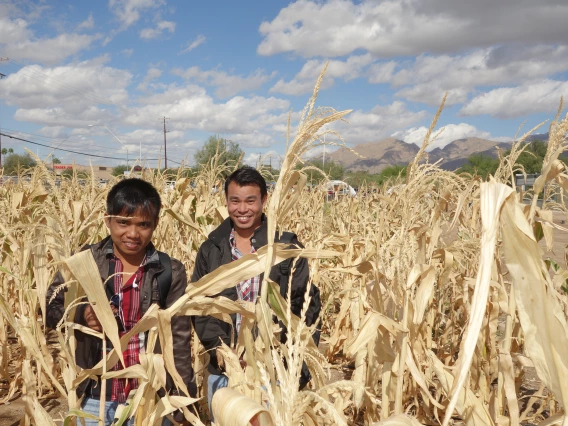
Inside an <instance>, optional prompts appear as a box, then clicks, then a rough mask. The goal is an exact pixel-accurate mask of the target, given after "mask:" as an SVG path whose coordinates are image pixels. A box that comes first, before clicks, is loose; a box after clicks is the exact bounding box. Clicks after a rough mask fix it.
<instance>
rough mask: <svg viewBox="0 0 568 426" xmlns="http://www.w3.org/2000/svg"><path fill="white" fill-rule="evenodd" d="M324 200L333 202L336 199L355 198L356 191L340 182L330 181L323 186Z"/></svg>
mask: <svg viewBox="0 0 568 426" xmlns="http://www.w3.org/2000/svg"><path fill="white" fill-rule="evenodd" d="M325 188H326V192H327V194H326V200H327V201H329V200H333V199H335V198H337V197H355V196H356V195H357V191H355V189H353V187H352V186H351V185H349V184H348V183H346V182H343V181H342V180H330V181H329V182H327V183H326V185H325Z"/></svg>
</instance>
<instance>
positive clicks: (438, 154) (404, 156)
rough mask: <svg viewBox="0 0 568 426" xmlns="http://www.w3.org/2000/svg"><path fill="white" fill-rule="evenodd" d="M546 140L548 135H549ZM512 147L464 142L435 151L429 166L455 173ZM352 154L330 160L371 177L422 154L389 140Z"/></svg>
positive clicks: (356, 148)
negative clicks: (473, 159) (472, 160)
mask: <svg viewBox="0 0 568 426" xmlns="http://www.w3.org/2000/svg"><path fill="white" fill-rule="evenodd" d="M535 136H536V137H535V139H544V137H545V135H535ZM546 136H547V135H546ZM510 147H511V142H496V141H490V140H487V139H481V138H465V139H458V140H455V141H453V142H451V143H449V144H448V145H446V146H445V147H444V148H436V149H434V150H432V151H431V152H429V153H427V155H428V157H429V162H430V163H434V162H436V161H438V160H442V162H441V163H440V167H442V168H443V169H446V170H455V169H457V168H459V167H461V166H462V165H463V164H465V163H466V162H467V158H468V157H469V156H470V155H471V154H475V153H482V154H485V155H490V156H492V157H495V158H497V149H501V150H503V151H505V150H507V149H509V148H510ZM352 150H353V151H355V152H357V153H358V154H359V155H361V156H362V157H365V158H361V157H359V156H357V155H356V154H354V153H353V152H351V151H350V150H349V149H347V148H340V149H338V150H337V151H335V152H333V153H331V154H329V155H328V156H327V157H328V158H331V159H332V160H333V161H335V162H337V163H340V164H342V165H343V167H345V169H347V170H351V171H356V170H367V171H368V172H369V173H380V172H381V171H382V170H383V169H384V168H385V167H387V166H393V165H405V164H408V163H410V162H411V161H412V160H413V159H414V157H415V156H416V154H417V153H418V151H419V148H418V146H417V145H415V144H411V143H406V142H404V141H401V140H400V139H395V138H387V139H383V140H381V141H378V142H371V143H364V144H359V145H355V146H354V147H353V148H352Z"/></svg>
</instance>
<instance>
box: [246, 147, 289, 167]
mask: <svg viewBox="0 0 568 426" xmlns="http://www.w3.org/2000/svg"><path fill="white" fill-rule="evenodd" d="M281 161H282V158H281V155H280V154H279V153H277V152H276V151H272V150H271V151H267V152H265V153H256V152H251V153H249V154H248V155H245V157H244V158H243V163H245V164H248V165H249V166H252V167H258V166H259V165H260V164H263V165H265V166H269V165H271V164H272V167H274V168H275V169H280V167H281Z"/></svg>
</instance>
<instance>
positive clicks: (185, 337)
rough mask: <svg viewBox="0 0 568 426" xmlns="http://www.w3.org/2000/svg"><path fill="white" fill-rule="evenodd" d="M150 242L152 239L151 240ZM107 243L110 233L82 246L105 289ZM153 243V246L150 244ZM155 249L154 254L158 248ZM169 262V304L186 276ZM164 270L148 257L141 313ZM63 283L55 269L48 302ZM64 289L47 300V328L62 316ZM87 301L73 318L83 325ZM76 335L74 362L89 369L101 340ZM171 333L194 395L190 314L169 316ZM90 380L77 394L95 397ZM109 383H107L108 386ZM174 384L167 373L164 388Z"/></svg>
mask: <svg viewBox="0 0 568 426" xmlns="http://www.w3.org/2000/svg"><path fill="white" fill-rule="evenodd" d="M150 244H152V243H150ZM109 247H110V249H112V241H110V237H107V238H105V239H104V240H102V241H100V242H99V243H96V244H93V245H91V246H85V247H83V249H82V250H88V249H90V250H91V252H92V253H93V257H94V259H95V262H96V263H97V266H98V268H99V272H100V274H101V291H104V289H103V287H102V283H104V282H106V280H107V278H108V276H109V261H108V257H107V254H108V252H109ZM152 247H153V246H152ZM155 253H156V256H155V257H156V258H158V256H157V252H155ZM171 262H172V283H171V286H170V291H169V293H168V296H167V298H166V307H169V306H171V305H172V304H173V303H174V302H175V301H176V300H177V299H179V298H180V297H181V296H182V295H183V294H184V293H185V289H186V287H187V276H186V273H185V267H184V266H183V264H182V263H181V262H180V261H178V260H176V259H173V258H172V259H171ZM163 271H164V267H163V266H162V265H161V263H160V262H159V259H151V260H150V261H149V262H148V263H147V264H146V270H145V273H144V278H143V281H142V285H141V287H140V310H141V315H142V316H143V315H144V314H145V313H146V311H147V310H148V308H149V307H150V305H151V304H152V303H158V300H159V294H158V293H157V291H158V290H157V280H156V277H157V276H158V275H159V274H160V273H161V272H163ZM62 283H63V277H62V276H61V274H60V273H58V274H57V275H56V277H55V280H54V282H53V283H52V284H51V286H50V287H49V289H48V290H47V295H46V299H47V302H48V303H49V301H50V300H51V298H52V295H53V292H54V291H55V289H56V288H57V287H58V286H59V285H61V284H62ZM64 297H65V292H64V291H60V292H58V293H57V295H56V296H55V298H54V299H53V301H52V302H51V303H49V306H48V309H47V313H46V325H47V326H48V327H50V328H55V327H56V325H57V323H58V322H59V321H60V320H61V318H62V317H63V313H64V312H65V309H64V302H65V299H64ZM85 308H86V305H85V304H83V305H80V306H79V307H78V308H77V310H76V312H75V319H74V322H76V323H77V324H81V325H86V323H85V320H84V311H85ZM75 337H76V339H77V349H76V351H75V360H76V362H77V365H78V366H79V367H81V368H83V369H90V368H92V367H94V366H95V365H96V364H97V363H98V362H99V361H100V360H101V349H102V344H101V340H100V339H99V338H96V337H94V336H90V335H87V334H85V333H82V332H80V331H78V330H77V331H75ZM172 337H173V345H174V360H175V364H176V369H177V371H178V372H179V374H180V375H181V377H182V378H183V380H184V383H185V384H186V386H187V387H188V390H189V391H190V393H191V394H192V396H195V395H196V394H197V387H196V385H195V381H194V377H193V368H192V364H191V318H190V317H186V316H176V317H173V318H172ZM156 346H157V347H156V350H157V351H158V350H159V343H158V344H157V345H156ZM93 384H94V383H93V381H92V380H90V379H87V380H85V381H84V382H83V383H81V385H79V387H78V389H77V395H78V396H79V397H80V396H81V395H83V394H84V393H85V391H86V390H87V391H88V392H92V393H91V396H93V397H98V394H97V392H99V389H100V386H93ZM109 388H110V386H107V389H109ZM173 388H174V385H173V380H172V379H171V377H170V375H169V374H168V376H167V390H168V391H170V390H172V389H173Z"/></svg>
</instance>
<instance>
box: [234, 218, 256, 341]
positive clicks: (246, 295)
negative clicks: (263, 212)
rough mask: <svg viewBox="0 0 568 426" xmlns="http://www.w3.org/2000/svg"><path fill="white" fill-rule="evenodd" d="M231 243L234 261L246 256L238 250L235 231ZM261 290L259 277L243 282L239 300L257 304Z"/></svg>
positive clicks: (238, 323) (239, 321) (238, 293)
mask: <svg viewBox="0 0 568 426" xmlns="http://www.w3.org/2000/svg"><path fill="white" fill-rule="evenodd" d="M229 242H230V243H231V255H232V258H233V260H238V259H240V258H241V257H243V256H244V254H242V253H241V252H240V250H239V249H238V248H237V241H236V240H235V229H232V230H231V235H229ZM250 252H251V253H256V250H255V249H254V246H253V245H252V244H251V246H250ZM259 290H260V276H259V275H257V276H256V277H252V278H249V279H248V280H244V281H241V282H240V283H238V284H237V296H238V297H239V300H245V301H247V302H253V303H255V302H256V298H257V297H258V293H259ZM241 321H242V318H241V314H237V324H236V328H237V334H238V332H239V330H240V329H241Z"/></svg>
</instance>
